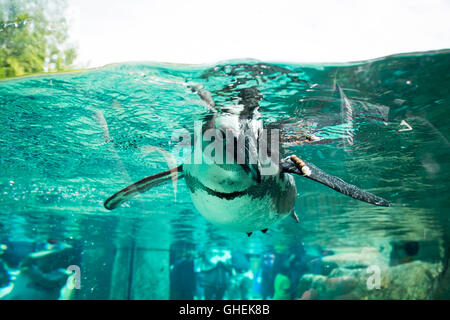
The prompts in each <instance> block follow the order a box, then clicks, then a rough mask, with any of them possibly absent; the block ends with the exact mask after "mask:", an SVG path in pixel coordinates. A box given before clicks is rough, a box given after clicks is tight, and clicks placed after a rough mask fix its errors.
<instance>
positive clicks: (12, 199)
mask: <svg viewBox="0 0 450 320" xmlns="http://www.w3.org/2000/svg"><path fill="white" fill-rule="evenodd" d="M449 66H450V54H449V53H448V51H442V52H429V53H423V54H406V55H398V56H391V57H386V58H381V59H376V60H373V61H367V62H359V63H352V64H341V65H338V64H334V65H333V64H331V65H327V64H323V65H301V64H286V63H265V62H260V61H252V60H242V61H230V62H223V63H219V64H217V65H205V66H190V65H175V64H156V63H126V64H117V65H110V66H106V67H104V68H100V69H93V70H89V71H84V72H77V73H67V74H55V75H42V76H32V77H25V78H18V79H12V80H7V81H2V82H0V116H1V122H0V154H1V156H0V172H1V174H0V243H8V242H14V241H27V242H32V243H46V242H48V240H49V239H51V240H52V241H54V242H56V241H57V242H58V243H67V244H68V245H74V244H75V243H76V245H77V247H78V248H80V252H81V253H80V257H81V258H79V260H77V261H79V263H80V268H81V275H82V278H81V289H80V290H78V291H76V297H77V298H80V299H97V298H99V299H105V298H120V299H127V298H132V299H140V298H163V299H164V298H169V297H170V294H171V293H170V291H171V290H172V291H173V290H174V289H173V288H174V287H175V288H176V284H175V283H172V284H170V285H169V284H168V283H169V282H170V281H168V279H169V273H170V268H169V265H171V264H172V262H173V259H175V258H174V257H173V256H174V255H176V254H177V253H174V252H179V251H180V250H181V251H183V250H186V251H189V254H194V255H195V256H196V257H197V258H198V259H199V257H200V256H202V255H203V254H205V253H208V254H211V252H212V250H217V252H222V253H223V252H225V253H226V252H233V251H236V250H237V249H239V250H240V251H241V252H243V253H245V254H246V255H247V258H248V259H249V261H250V262H251V264H252V270H253V279H255V277H256V273H257V272H258V270H259V269H258V268H259V267H258V265H259V264H260V263H261V255H262V254H264V253H272V254H274V255H282V254H286V252H292V250H294V251H295V250H296V249H295V248H302V250H305V253H304V255H305V257H307V258H305V259H306V260H307V266H308V267H307V268H308V271H307V272H305V274H306V275H307V276H306V278H307V277H308V275H309V276H310V277H312V276H311V275H316V278H317V279H316V278H315V279H316V280H314V281H316V282H317V283H316V284H315V285H314V284H309V285H308V283H307V281H306V280H305V281H303V282H302V283H301V285H299V286H300V287H301V286H305V285H306V287H305V288H303V289H301V288H300V289H297V291H299V293H296V294H294V295H292V296H291V297H292V298H295V297H297V298H299V297H301V296H302V295H303V293H304V292H306V291H308V290H311V289H314V290H315V291H316V293H317V292H318V298H332V299H334V298H340V297H341V298H342V296H343V298H346V297H348V296H344V294H346V293H347V292H345V290H343V291H342V292H340V293H339V294H334V295H333V294H331V293H329V292H328V291H327V290H328V289H326V288H323V287H321V286H320V285H319V284H318V283H319V282H320V281H322V280H324V279H325V278H320V277H317V275H320V276H322V277H326V276H329V275H328V274H326V272H325V271H323V270H322V269H321V271H313V268H312V265H313V263H315V262H314V261H317V259H319V261H328V262H329V264H330V265H331V264H332V265H333V267H332V268H334V269H336V270H335V276H336V277H337V276H342V275H345V276H348V275H352V276H354V277H355V278H356V279H358V281H359V280H360V281H365V280H364V279H360V278H358V277H361V274H362V273H359V274H358V275H355V270H358V269H361V270H364V271H365V270H366V269H364V268H365V267H367V266H369V265H372V264H373V263H375V262H373V261H375V260H376V261H382V262H377V263H378V265H381V269H382V273H384V272H385V271H384V270H386V273H389V272H391V273H389V274H394V273H395V272H397V273H395V274H396V275H397V274H399V275H401V276H400V277H404V279H403V278H399V279H397V280H395V281H394V280H392V279H391V278H392V277H394V276H392V277H391V278H390V279H391V280H382V288H381V289H374V290H371V291H370V290H369V291H367V292H365V291H364V290H363V289H361V290H359V289H358V290H359V291H358V290H356V289H355V290H356V291H353V292H352V296H351V298H359V299H365V298H369V299H371V298H387V299H402V298H404V299H414V298H436V297H438V298H442V297H445V293H442V292H446V291H445V290H446V289H445V288H446V287H445V283H446V280H445V271H446V266H447V260H448V255H447V251H448V249H449V247H448V245H449V231H448V230H449V226H450V223H449V222H450V220H449V210H448V208H449V201H448V192H449V184H448V181H449V178H450V177H449V171H448V163H449V150H450V144H449V141H448V139H449V135H450V126H449V121H448V119H449V116H450V113H449V111H448V105H449V103H450V95H449V90H448V88H449V86H450V76H449V72H448V71H449ZM187 83H198V84H201V85H203V87H204V88H205V89H207V90H208V91H210V92H211V94H212V97H213V99H214V100H215V102H216V104H217V105H218V106H219V107H220V106H223V105H226V104H230V103H233V97H235V96H237V92H238V90H239V89H242V88H245V87H252V86H256V87H257V88H258V89H259V91H260V92H261V93H262V95H263V99H262V100H261V102H260V112H261V115H262V118H263V120H264V123H265V124H266V125H278V126H281V127H282V128H283V130H284V132H286V134H287V135H289V134H291V135H293V134H298V133H302V134H303V133H305V134H306V133H307V134H310V135H314V136H315V137H318V138H319V139H321V141H320V142H321V143H313V144H301V143H295V142H292V140H291V143H290V144H288V145H286V146H285V147H286V150H287V153H288V154H297V155H299V156H301V157H302V159H305V160H308V161H310V162H312V163H314V164H315V165H317V166H319V167H320V168H321V169H323V170H325V171H326V172H328V173H331V174H333V175H336V176H338V177H340V178H342V179H344V180H345V181H348V182H350V183H353V184H355V185H357V186H359V187H361V188H363V189H365V190H368V191H370V192H372V193H375V194H377V195H379V196H381V197H383V198H385V199H387V200H388V201H389V202H390V203H391V207H389V208H384V207H376V206H371V205H369V204H366V203H363V202H358V201H356V200H354V199H351V198H349V197H345V196H343V195H341V194H339V193H337V192H334V191H333V190H331V189H328V188H326V187H324V186H323V185H320V184H317V183H314V182H312V181H309V180H308V181H306V179H304V178H302V177H298V176H297V177H295V180H296V184H297V189H298V197H297V202H296V205H295V210H296V212H297V215H298V216H299V218H300V223H298V224H297V223H295V221H294V220H292V219H290V218H287V219H284V220H283V221H281V222H280V223H278V224H276V225H275V226H273V227H272V228H270V229H269V231H268V232H267V233H265V234H263V233H259V232H258V233H254V234H253V235H252V236H251V237H247V235H246V234H241V233H236V232H231V231H226V230H222V229H220V228H217V227H216V226H214V225H212V224H211V223H209V222H207V221H206V220H205V219H204V218H203V217H202V216H201V215H200V214H199V213H198V212H197V211H196V209H195V208H194V206H193V204H192V202H191V200H190V196H189V193H188V189H187V187H186V185H185V183H184V181H183V180H180V181H179V183H178V190H177V196H176V201H174V195H173V188H172V185H171V184H167V185H164V186H160V187H157V188H155V189H152V190H150V191H149V192H147V193H146V194H144V195H140V196H138V197H136V198H134V199H133V200H132V201H130V202H128V203H127V204H125V205H124V206H122V207H120V208H118V209H116V210H114V211H107V210H106V209H104V207H103V202H104V201H105V200H106V199H107V198H108V197H109V196H110V195H112V194H113V193H115V192H116V191H118V190H120V189H121V188H123V187H125V186H127V185H128V184H130V183H132V182H134V181H137V180H139V179H142V178H144V177H146V176H149V175H152V174H156V173H158V172H160V171H164V170H167V169H168V167H167V164H166V162H165V159H164V157H163V156H162V155H161V154H160V153H158V152H151V151H150V150H152V149H151V147H158V148H162V149H165V150H169V151H170V150H171V149H172V148H173V145H174V143H173V141H171V136H172V134H173V132H174V130H176V129H179V128H191V127H192V125H193V123H194V121H195V120H201V119H203V117H204V116H205V115H206V114H207V113H208V109H207V108H206V107H205V106H204V104H203V103H202V101H201V100H200V99H199V97H198V96H197V95H196V94H195V93H193V92H192V91H191V90H189V88H188V87H187V86H186V84H187ZM338 88H341V89H342V91H341V92H340V91H339V90H338ZM294 140H295V139H294ZM180 243H183V245H182V246H180V245H179V244H180ZM407 243H415V244H417V245H418V246H419V250H418V252H414V253H413V254H410V255H407V259H403V258H401V259H400V260H401V263H399V262H398V261H397V260H398V259H397V258H395V257H396V256H397V255H401V254H402V253H399V252H400V251H401V250H403V249H402V248H403V247H402V246H403V245H404V244H407ZM399 246H400V247H401V248H400V249H398V247H399ZM174 248H178V249H174ZM180 248H181V249H180ZM185 248H189V250H187V249H185ZM317 248H320V249H317ZM364 248H366V249H364ZM368 248H369V249H368ZM289 250H291V251H289ZM318 250H319V251H320V250H328V251H330V252H334V255H328V258H329V257H330V256H334V257H335V258H336V259H334V258H330V259H329V260H327V259H328V258H325V259H324V258H323V257H322V255H321V254H317V251H318ZM364 250H365V251H364ZM362 251H363V253H362V256H361V252H362ZM364 252H375V253H374V254H373V256H376V258H374V259H372V258H370V259H372V260H373V261H372V260H371V261H372V262H373V263H372V262H370V263H368V262H367V259H369V258H367V254H366V253H364ZM169 253H170V254H169ZM352 254H353V255H358V254H359V256H358V257H357V258H354V256H352ZM213 256H214V254H213ZM216 256H220V254H216ZM371 257H372V255H371ZM224 259H225V258H224ZM355 259H356V260H357V262H354V261H355ZM370 259H369V260H370ZM342 260H345V261H342ZM196 261H197V260H196ZM396 261H397V262H396ZM361 264H362V266H361ZM375 264H376V263H375ZM197 265H200V264H197V262H196V266H197ZM395 267H396V268H397V269H395ZM410 267H411V268H412V269H408V268H410ZM152 268H153V269H152ZM196 268H197V267H196ZM198 268H200V267H198ZM291 268H292V267H291ZM330 268H331V267H330ZM401 268H405V269H401ZM12 269H13V268H12ZM12 269H11V270H12ZM200 269H201V268H200ZM392 270H394V271H392ZM395 270H397V271H395ZM402 270H403V271H402ZM407 270H413V271H410V272H409V271H407ZM417 270H419V271H417ZM430 270H432V271H430ZM346 272H347V273H346ZM392 272H393V273H392ZM414 272H420V274H421V275H423V274H424V273H426V274H430V276H429V277H425V278H423V279H422V278H421V277H420V276H419V275H414ZM332 275H333V274H332ZM303 277H305V276H303ZM413 278H414V279H419V280H413ZM382 279H385V278H383V277H382ZM230 281H231V280H230ZM314 281H313V282H314ZM324 281H325V280H324ZM411 281H420V283H414V282H411ZM254 282H255V281H254ZM329 282H330V281H329ZM255 283H256V282H255ZM305 283H306V284H305ZM291 285H292V286H294V285H297V283H295V284H294V283H293V281H292V283H291ZM170 286H172V289H171V288H170ZM308 286H309V287H308ZM402 286H404V287H405V288H406V287H408V286H409V287H411V286H413V287H415V288H419V287H420V288H421V287H422V286H425V287H426V286H428V287H430V288H432V289H430V288H428V287H427V288H428V289H423V290H422V291H420V290H421V289H420V288H419V289H417V290H418V292H416V293H411V292H409V291H408V290H406V289H404V288H402ZM443 286H444V289H442V287H443ZM367 290H368V289H367ZM300 291H301V292H300ZM230 292H231V290H228V291H227V293H226V294H225V295H224V296H223V297H222V298H233V297H234V296H233V295H232V294H231V293H230ZM258 292H259V291H258V289H252V290H250V291H249V296H248V297H250V298H255V299H260V298H262V296H261V294H259V293H258ZM308 292H310V291H308ZM322 292H327V293H326V294H325V293H324V294H323V295H321V293H322ZM316 293H315V294H316ZM196 298H198V299H201V298H204V296H202V295H201V294H197V295H196Z"/></svg>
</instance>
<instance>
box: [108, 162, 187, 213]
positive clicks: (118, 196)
mask: <svg viewBox="0 0 450 320" xmlns="http://www.w3.org/2000/svg"><path fill="white" fill-rule="evenodd" d="M182 171H183V165H181V166H178V167H177V168H173V169H170V170H167V171H163V172H160V173H157V174H154V175H152V176H149V177H147V178H144V179H142V180H139V181H137V182H135V183H133V184H131V185H129V186H128V187H126V188H124V189H122V190H120V191H118V192H116V193H115V194H113V195H112V196H111V197H109V198H108V199H106V201H105V202H104V204H103V205H104V206H105V208H106V209H108V210H113V209H115V208H117V207H118V206H120V205H121V204H122V203H124V202H125V201H128V200H129V199H131V198H133V197H135V196H137V195H138V194H140V193H144V192H146V191H148V190H149V189H150V188H152V187H156V186H158V185H161V184H163V183H166V182H169V181H170V180H172V181H173V182H174V187H175V184H176V180H177V179H180V178H183V172H182Z"/></svg>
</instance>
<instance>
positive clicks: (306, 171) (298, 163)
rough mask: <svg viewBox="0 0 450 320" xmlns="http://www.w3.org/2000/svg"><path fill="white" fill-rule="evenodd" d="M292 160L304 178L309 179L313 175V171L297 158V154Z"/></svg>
mask: <svg viewBox="0 0 450 320" xmlns="http://www.w3.org/2000/svg"><path fill="white" fill-rule="evenodd" d="M290 159H291V161H292V162H293V163H294V164H295V166H296V167H297V168H299V169H300V170H301V172H302V173H303V175H304V176H307V177H308V176H310V175H311V169H310V168H309V167H308V166H307V165H306V163H305V162H303V160H302V159H300V158H299V157H297V156H296V155H295V154H293V155H292V156H291V157H290Z"/></svg>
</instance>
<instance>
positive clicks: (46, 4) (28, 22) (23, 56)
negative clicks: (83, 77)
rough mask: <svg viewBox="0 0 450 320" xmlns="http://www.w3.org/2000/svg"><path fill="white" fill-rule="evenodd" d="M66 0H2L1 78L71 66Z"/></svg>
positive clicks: (71, 52) (0, 35) (72, 59)
mask: <svg viewBox="0 0 450 320" xmlns="http://www.w3.org/2000/svg"><path fill="white" fill-rule="evenodd" d="M66 8H67V2H66V0H34V1H28V0H0V78H5V77H14V76H21V75H24V74H29V73H37V72H44V71H51V72H53V71H64V70H68V69H71V68H72V64H73V61H74V59H75V58H76V49H75V47H73V46H71V45H70V44H68V43H67V40H68V25H67V21H66V18H65V17H64V11H65V9H66Z"/></svg>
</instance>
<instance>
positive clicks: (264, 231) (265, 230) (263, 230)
mask: <svg viewBox="0 0 450 320" xmlns="http://www.w3.org/2000/svg"><path fill="white" fill-rule="evenodd" d="M267 230H269V229H262V230H261V232H262V233H266V232H267Z"/></svg>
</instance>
